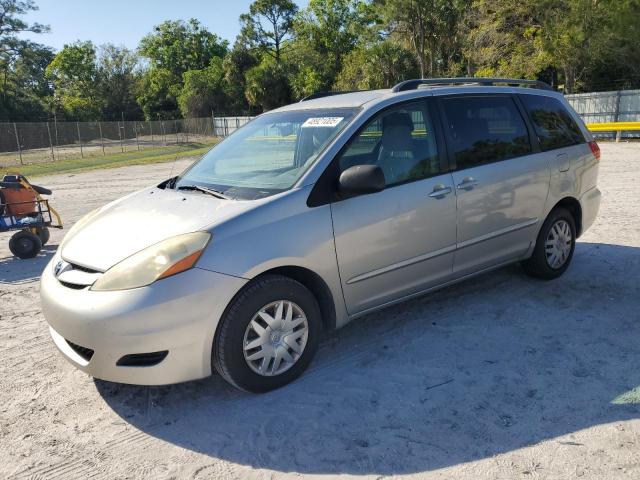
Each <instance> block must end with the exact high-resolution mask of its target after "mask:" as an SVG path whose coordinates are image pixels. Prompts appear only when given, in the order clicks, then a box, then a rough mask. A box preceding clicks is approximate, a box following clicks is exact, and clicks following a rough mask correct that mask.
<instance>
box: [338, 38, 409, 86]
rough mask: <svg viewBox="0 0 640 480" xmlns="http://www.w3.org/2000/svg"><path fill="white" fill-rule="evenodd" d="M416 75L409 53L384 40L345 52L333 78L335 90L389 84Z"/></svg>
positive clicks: (399, 46)
mask: <svg viewBox="0 0 640 480" xmlns="http://www.w3.org/2000/svg"><path fill="white" fill-rule="evenodd" d="M417 76H418V65H417V62H416V59H415V56H414V55H413V53H412V52H411V51H409V50H407V49H406V48H404V47H402V46H401V45H398V44H397V43H394V42H392V41H389V40H386V41H384V42H379V43H376V44H374V45H371V46H368V47H365V46H363V47H360V48H357V49H355V50H353V51H352V52H351V53H349V54H348V55H347V56H346V57H345V60H344V62H343V67H342V70H341V71H340V74H339V75H338V79H337V81H336V88H337V89H338V90H369V89H378V88H390V87H392V86H393V85H395V84H396V83H398V82H401V81H403V80H408V79H410V78H415V77H417Z"/></svg>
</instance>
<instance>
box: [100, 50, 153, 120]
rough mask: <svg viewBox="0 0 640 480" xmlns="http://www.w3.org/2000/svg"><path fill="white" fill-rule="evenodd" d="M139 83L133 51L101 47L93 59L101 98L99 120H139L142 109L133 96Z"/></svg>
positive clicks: (136, 62)
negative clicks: (101, 118) (95, 60)
mask: <svg viewBox="0 0 640 480" xmlns="http://www.w3.org/2000/svg"><path fill="white" fill-rule="evenodd" d="M138 81H139V73H138V57H137V55H136V54H135V52H133V51H131V50H129V49H127V48H125V47H116V46H115V45H112V44H106V45H102V46H101V47H100V48H99V49H98V56H97V86H98V89H99V91H100V95H101V96H102V97H103V101H104V108H103V118H111V119H118V118H120V117H121V116H124V117H125V118H139V117H140V115H141V113H142V110H141V109H140V106H139V105H138V102H137V101H136V97H135V93H134V92H135V88H136V85H137V82H138Z"/></svg>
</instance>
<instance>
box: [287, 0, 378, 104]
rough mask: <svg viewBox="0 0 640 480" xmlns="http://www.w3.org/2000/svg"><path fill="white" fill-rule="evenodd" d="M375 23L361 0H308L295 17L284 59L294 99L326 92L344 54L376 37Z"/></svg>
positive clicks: (370, 11) (340, 65)
mask: <svg viewBox="0 0 640 480" xmlns="http://www.w3.org/2000/svg"><path fill="white" fill-rule="evenodd" d="M375 20H376V17H375V15H374V11H373V9H372V8H371V7H370V5H369V4H368V3H366V2H364V1H361V0H310V2H309V5H308V6H307V8H306V9H304V10H303V11H301V12H300V13H299V15H298V16H297V17H296V20H295V23H294V30H295V40H294V42H293V43H292V47H291V54H290V55H289V58H288V63H289V64H290V65H291V67H290V71H291V72H292V74H291V75H292V80H291V83H292V85H293V86H294V92H295V95H296V97H301V96H305V95H308V94H311V93H313V92H314V91H318V90H330V89H331V88H332V87H333V84H334V83H335V80H336V77H337V75H338V73H339V72H340V70H341V69H342V62H343V59H344V57H345V55H347V54H348V53H349V52H351V51H352V50H353V49H354V48H355V47H356V46H357V45H358V44H359V43H361V42H365V41H368V40H372V39H375V38H376V37H377V35H376V33H375V30H373V29H372V26H373V25H374V24H375Z"/></svg>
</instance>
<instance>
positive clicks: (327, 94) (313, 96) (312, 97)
mask: <svg viewBox="0 0 640 480" xmlns="http://www.w3.org/2000/svg"><path fill="white" fill-rule="evenodd" d="M362 91H363V90H346V91H343V92H315V93H312V94H311V95H307V96H306V97H304V98H303V99H301V100H300V101H301V102H306V101H307V100H315V99H316V98H323V97H332V96H333V95H344V94H345V93H355V92H362Z"/></svg>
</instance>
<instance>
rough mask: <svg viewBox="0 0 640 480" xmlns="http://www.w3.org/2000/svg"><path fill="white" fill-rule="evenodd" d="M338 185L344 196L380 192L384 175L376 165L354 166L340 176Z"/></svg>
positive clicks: (382, 187)
mask: <svg viewBox="0 0 640 480" xmlns="http://www.w3.org/2000/svg"><path fill="white" fill-rule="evenodd" d="M338 184H339V191H340V194H342V195H344V196H354V195H363V194H366V193H375V192H380V191H381V190H384V186H385V180H384V173H382V169H381V168H380V167H379V166H377V165H354V166H353V167H349V168H347V169H346V170H345V171H344V172H342V173H341V174H340V179H339V181H338Z"/></svg>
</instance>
